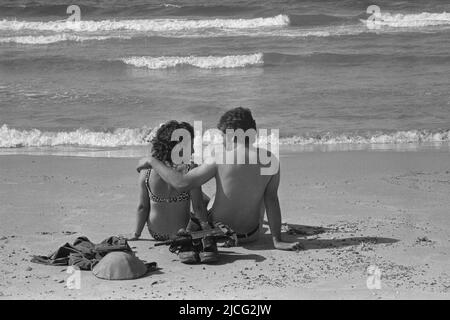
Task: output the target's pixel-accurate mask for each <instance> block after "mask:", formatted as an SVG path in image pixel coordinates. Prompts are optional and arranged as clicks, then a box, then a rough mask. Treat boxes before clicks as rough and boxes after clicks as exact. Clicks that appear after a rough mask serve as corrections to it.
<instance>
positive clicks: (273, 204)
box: [264, 170, 300, 250]
mask: <svg viewBox="0 0 450 320" xmlns="http://www.w3.org/2000/svg"><path fill="white" fill-rule="evenodd" d="M279 185H280V170H278V173H277V174H275V175H273V176H272V177H271V178H270V181H269V183H268V184H267V187H266V190H265V192H264V205H265V206H266V213H267V220H268V222H269V227H270V232H271V233H272V239H273V244H274V246H275V248H276V249H279V250H297V249H299V247H300V244H299V243H298V242H294V243H290V242H284V241H282V239H281V209H280V202H279V200H278V187H279Z"/></svg>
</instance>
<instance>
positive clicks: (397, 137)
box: [280, 129, 450, 145]
mask: <svg viewBox="0 0 450 320" xmlns="http://www.w3.org/2000/svg"><path fill="white" fill-rule="evenodd" d="M439 142H450V129H449V130H440V131H431V130H407V131H396V132H377V133H371V134H370V133H369V134H367V135H359V134H338V135H334V134H320V135H314V136H293V137H284V138H280V144H284V145H339V144H359V145H360V144H407V143H439Z"/></svg>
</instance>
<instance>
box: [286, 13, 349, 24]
mask: <svg viewBox="0 0 450 320" xmlns="http://www.w3.org/2000/svg"><path fill="white" fill-rule="evenodd" d="M289 21H290V26H293V27H310V26H321V25H323V26H329V25H336V24H345V23H349V22H357V17H344V16H333V15H327V14H309V15H306V14H305V15H294V14H290V15H289Z"/></svg>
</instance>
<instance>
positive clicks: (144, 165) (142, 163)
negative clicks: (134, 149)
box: [136, 157, 152, 172]
mask: <svg viewBox="0 0 450 320" xmlns="http://www.w3.org/2000/svg"><path fill="white" fill-rule="evenodd" d="M151 160H152V158H151V157H150V158H142V159H141V160H139V164H138V166H137V168H136V170H137V172H141V170H144V169H151V168H152V165H151Z"/></svg>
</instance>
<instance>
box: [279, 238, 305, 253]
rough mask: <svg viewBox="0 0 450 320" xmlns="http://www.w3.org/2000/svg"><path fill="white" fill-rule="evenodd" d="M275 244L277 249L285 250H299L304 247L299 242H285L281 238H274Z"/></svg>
mask: <svg viewBox="0 0 450 320" xmlns="http://www.w3.org/2000/svg"><path fill="white" fill-rule="evenodd" d="M273 245H274V246H275V249H278V250H285V251H299V250H303V249H304V248H303V246H302V245H301V244H300V243H299V242H285V241H281V240H274V241H273Z"/></svg>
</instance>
